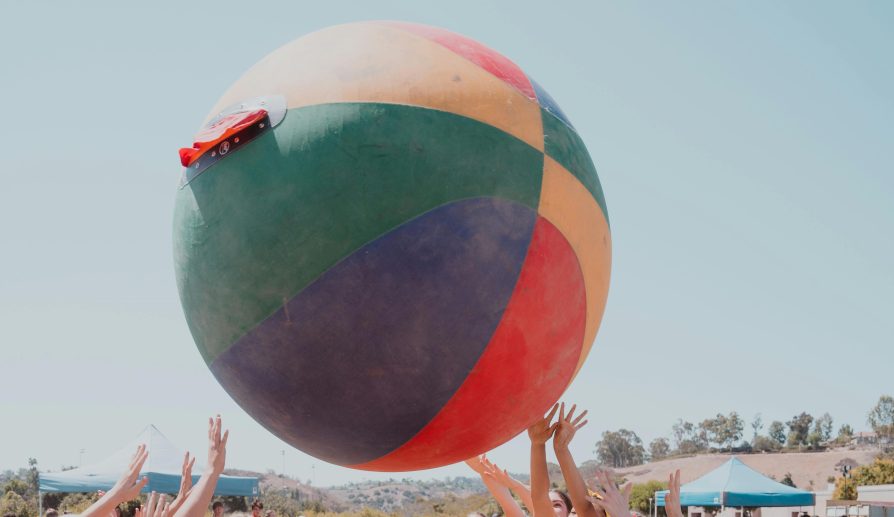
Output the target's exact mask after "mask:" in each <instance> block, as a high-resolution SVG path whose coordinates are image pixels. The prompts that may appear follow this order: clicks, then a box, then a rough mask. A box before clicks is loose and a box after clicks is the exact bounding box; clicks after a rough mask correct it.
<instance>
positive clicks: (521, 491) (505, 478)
mask: <svg viewBox="0 0 894 517" xmlns="http://www.w3.org/2000/svg"><path fill="white" fill-rule="evenodd" d="M483 462H484V465H485V467H486V468H487V471H486V475H488V476H490V477H492V478H494V479H495V480H497V483H499V484H501V485H503V486H504V487H506V488H508V489H509V490H511V491H512V492H513V493H515V495H516V496H518V498H519V499H521V501H522V504H524V505H525V508H528V509H531V508H533V507H534V503H533V502H532V501H531V487H529V486H528V485H526V484H524V483H522V482H521V481H519V480H517V479H515V478H514V477H512V476H510V475H509V473H508V472H506V470H505V469H501V468H500V467H499V466H497V464H496V463H491V461H490V460H488V459H487V458H486V457H485V458H483Z"/></svg>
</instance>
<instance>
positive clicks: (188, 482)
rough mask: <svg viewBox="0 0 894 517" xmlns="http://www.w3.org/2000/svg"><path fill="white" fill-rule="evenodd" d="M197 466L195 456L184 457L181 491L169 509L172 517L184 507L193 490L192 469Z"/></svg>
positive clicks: (181, 469)
mask: <svg viewBox="0 0 894 517" xmlns="http://www.w3.org/2000/svg"><path fill="white" fill-rule="evenodd" d="M195 464H196V458H195V456H193V457H192V458H190V456H189V452H187V453H186V454H185V455H184V456H183V466H182V467H180V491H179V492H177V497H176V498H175V499H174V501H173V502H172V503H171V506H170V508H168V512H169V513H171V514H172V515H173V514H176V513H177V510H179V509H180V507H181V506H183V503H185V502H186V499H187V498H188V497H189V492H190V491H191V490H192V467H193V465H195Z"/></svg>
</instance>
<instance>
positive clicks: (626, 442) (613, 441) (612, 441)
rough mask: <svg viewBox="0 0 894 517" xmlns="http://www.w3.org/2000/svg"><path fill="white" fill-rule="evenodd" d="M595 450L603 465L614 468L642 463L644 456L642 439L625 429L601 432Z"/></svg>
mask: <svg viewBox="0 0 894 517" xmlns="http://www.w3.org/2000/svg"><path fill="white" fill-rule="evenodd" d="M595 452H596V456H597V457H598V458H599V461H600V462H601V463H602V464H603V465H608V466H611V467H614V468H623V467H630V466H633V465H642V463H643V461H644V459H645V456H646V450H645V448H644V447H643V441H642V440H641V439H640V437H639V436H637V435H636V433H634V432H633V431H629V430H627V429H619V430H617V431H605V432H603V433H602V439H601V440H599V441H598V442H596V451H595Z"/></svg>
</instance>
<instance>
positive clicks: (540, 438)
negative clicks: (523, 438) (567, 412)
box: [528, 404, 559, 445]
mask: <svg viewBox="0 0 894 517" xmlns="http://www.w3.org/2000/svg"><path fill="white" fill-rule="evenodd" d="M558 410H559V405H558V404H556V405H554V406H553V408H552V410H550V412H549V413H548V414H547V415H546V416H545V417H543V418H542V419H540V420H538V421H536V422H534V423H533V424H532V425H531V427H529V428H528V438H530V439H531V445H544V444H546V442H548V441H549V439H550V438H552V436H553V433H554V432H555V431H556V427H558V425H559V424H558V422H557V423H555V424H553V423H552V420H553V416H555V414H556V411H558Z"/></svg>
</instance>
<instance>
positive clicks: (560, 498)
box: [549, 490, 571, 517]
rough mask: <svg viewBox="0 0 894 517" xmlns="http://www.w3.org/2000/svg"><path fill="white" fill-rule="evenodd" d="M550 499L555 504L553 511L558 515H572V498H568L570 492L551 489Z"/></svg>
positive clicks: (561, 516) (564, 516) (562, 516)
mask: <svg viewBox="0 0 894 517" xmlns="http://www.w3.org/2000/svg"><path fill="white" fill-rule="evenodd" d="M549 500H550V502H551V503H552V504H553V512H554V513H555V514H556V516H557V517H568V516H569V515H571V499H569V498H568V494H566V493H565V492H562V491H561V490H550V492H549Z"/></svg>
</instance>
